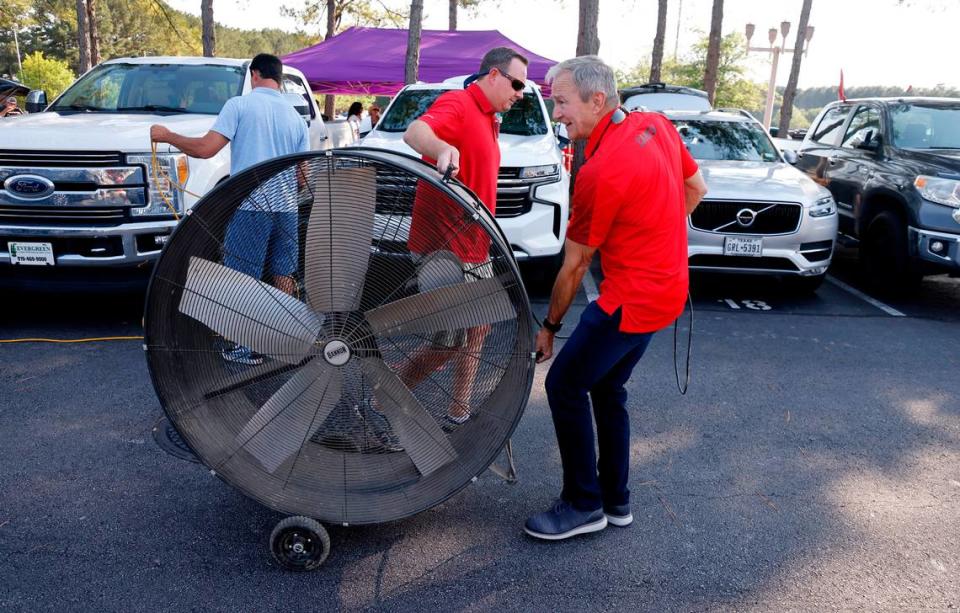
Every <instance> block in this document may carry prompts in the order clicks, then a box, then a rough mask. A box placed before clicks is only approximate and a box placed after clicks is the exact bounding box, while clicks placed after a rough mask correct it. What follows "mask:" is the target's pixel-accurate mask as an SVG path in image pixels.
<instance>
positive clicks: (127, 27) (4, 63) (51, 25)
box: [0, 0, 318, 74]
mask: <svg viewBox="0 0 960 613" xmlns="http://www.w3.org/2000/svg"><path fill="white" fill-rule="evenodd" d="M0 2H3V6H4V9H3V10H2V11H0V13H3V15H0V24H2V23H6V22H5V21H4V20H6V19H9V16H7V14H6V7H7V5H8V3H10V2H14V4H17V5H18V6H19V3H22V5H23V6H22V7H21V8H22V9H23V12H22V15H21V16H22V18H21V19H20V20H19V21H18V22H17V23H19V25H20V29H18V30H17V33H18V36H19V39H20V49H21V52H22V53H24V54H26V53H33V52H36V51H42V52H43V54H44V56H45V57H47V58H52V59H57V60H62V61H65V62H66V63H67V64H68V65H69V66H70V68H71V69H72V70H74V71H76V70H77V69H78V65H79V56H78V53H77V9H76V0H0ZM197 6H198V8H199V2H198V3H197ZM97 8H98V13H97V25H98V27H99V33H100V52H101V55H102V57H103V59H104V60H107V59H111V58H115V57H127V56H141V55H201V54H202V52H203V47H202V42H201V40H202V39H201V22H200V18H199V17H196V16H193V15H189V14H187V13H182V12H180V11H176V10H173V9H172V8H170V7H169V6H167V4H166V3H165V2H163V0H100V1H99V2H98V3H97ZM317 40H318V37H317V36H310V35H307V34H305V33H303V32H297V33H293V34H291V33H288V32H284V31H282V30H277V29H264V30H239V29H236V28H226V27H221V26H219V25H218V26H217V55H218V56H220V57H239V58H250V57H253V56H254V55H256V54H257V53H261V52H266V53H274V54H277V55H283V54H286V53H290V52H291V51H296V50H297V49H302V48H304V47H307V46H309V45H311V44H313V43H315V42H317ZM16 66H17V59H16V53H15V51H14V45H13V33H12V29H9V28H5V27H3V26H2V25H0V73H7V74H13V73H14V72H15V71H16Z"/></svg>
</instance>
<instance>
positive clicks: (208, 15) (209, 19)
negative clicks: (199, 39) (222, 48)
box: [200, 0, 217, 57]
mask: <svg viewBox="0 0 960 613" xmlns="http://www.w3.org/2000/svg"><path fill="white" fill-rule="evenodd" d="M200 21H202V22H203V57H213V56H214V55H216V54H217V32H216V30H215V29H214V25H213V0H200Z"/></svg>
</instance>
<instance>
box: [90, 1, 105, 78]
mask: <svg viewBox="0 0 960 613" xmlns="http://www.w3.org/2000/svg"><path fill="white" fill-rule="evenodd" d="M87 32H88V33H89V35H90V63H91V64H92V65H94V66H96V65H97V64H99V63H100V62H101V61H102V60H103V58H101V57H100V28H98V27H97V0H87Z"/></svg>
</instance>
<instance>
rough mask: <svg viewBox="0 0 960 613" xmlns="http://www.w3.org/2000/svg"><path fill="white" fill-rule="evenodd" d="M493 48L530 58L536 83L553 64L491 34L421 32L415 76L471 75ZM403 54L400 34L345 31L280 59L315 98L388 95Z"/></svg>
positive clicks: (398, 80)
mask: <svg viewBox="0 0 960 613" xmlns="http://www.w3.org/2000/svg"><path fill="white" fill-rule="evenodd" d="M494 47H512V48H513V49H516V50H517V51H519V52H520V53H522V54H523V55H524V56H526V58H527V59H528V60H530V65H529V66H528V67H527V78H528V79H530V80H531V81H534V82H536V83H539V84H541V85H543V84H544V79H545V77H546V75H547V70H548V69H549V68H550V67H551V66H553V65H554V64H556V63H557V62H555V61H553V60H550V59H547V58H545V57H542V56H539V55H537V54H535V53H533V52H531V51H529V50H528V49H525V48H523V47H521V46H520V45H518V44H516V43H515V42H513V41H512V40H510V39H509V38H507V37H506V36H504V35H503V34H501V33H500V32H498V31H497V30H483V31H472V32H471V31H463V30H460V31H454V32H448V31H446V30H424V31H423V34H422V36H421V39H420V68H419V70H418V73H417V74H418V78H419V79H420V80H421V81H424V82H426V83H438V82H440V81H443V80H444V79H449V78H450V77H455V76H457V75H465V74H472V73H474V72H476V71H477V69H478V68H480V59H481V58H483V54H484V53H486V52H487V51H489V50H490V49H492V48H494ZM406 54H407V31H406V30H396V29H386V28H350V29H349V30H346V31H344V32H342V33H340V34H338V35H336V36H334V37H332V38H328V39H327V40H325V41H323V42H321V43H318V44H316V45H313V46H312V47H307V48H306V49H301V50H300V51H295V52H293V53H291V54H289V55H285V56H283V62H284V63H285V64H289V65H290V66H293V67H294V68H298V69H299V70H300V71H301V72H303V74H305V75H306V76H307V81H309V82H310V87H311V88H312V89H313V92H314V93H315V94H373V95H378V96H392V95H393V94H395V93H397V92H398V91H399V90H400V88H401V87H403V85H404V83H403V66H404V62H405V60H406Z"/></svg>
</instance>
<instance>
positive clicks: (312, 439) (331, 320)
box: [144, 148, 536, 525]
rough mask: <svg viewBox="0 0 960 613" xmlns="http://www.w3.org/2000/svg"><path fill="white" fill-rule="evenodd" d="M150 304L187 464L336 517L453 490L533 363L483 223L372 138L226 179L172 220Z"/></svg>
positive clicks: (520, 297) (496, 440)
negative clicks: (189, 452)
mask: <svg viewBox="0 0 960 613" xmlns="http://www.w3.org/2000/svg"><path fill="white" fill-rule="evenodd" d="M291 280H294V281H295V283H294V282H292V281H291ZM294 287H295V288H296V290H297V291H294ZM146 306H147V308H146V312H145V315H144V321H145V324H144V327H145V345H146V351H147V362H148V366H149V369H150V374H151V377H152V379H153V383H154V387H155V389H156V391H157V396H158V397H159V399H160V403H161V405H162V406H163V409H164V411H165V412H166V414H167V417H168V418H169V420H170V422H171V423H172V424H173V425H174V426H175V427H176V431H177V432H179V433H180V434H181V435H182V437H183V439H184V441H185V442H186V444H187V445H189V447H190V448H191V449H193V450H194V452H195V453H196V455H197V457H198V458H199V459H200V461H201V462H203V464H204V465H206V466H207V467H208V468H210V469H211V470H212V471H214V472H215V474H216V475H217V476H218V477H220V478H221V479H223V480H224V481H226V482H227V483H229V484H230V485H232V486H234V487H236V488H237V489H239V490H240V491H242V492H243V493H245V494H247V495H248V496H250V497H252V498H254V499H255V500H257V501H259V502H261V503H262V504H264V505H266V506H268V507H270V508H271V509H274V510H276V511H279V512H281V513H283V514H285V515H302V516H305V517H313V518H316V519H317V520H319V521H324V522H328V523H331V524H340V523H349V524H352V525H356V524H372V523H380V522H385V521H392V520H396V519H402V518H404V517H408V516H410V515H413V514H415V513H419V512H421V511H424V510H426V509H429V508H431V507H433V506H436V505H437V504H439V503H441V502H443V501H444V500H446V499H448V498H449V497H450V496H453V495H454V494H455V493H457V492H458V491H460V490H461V489H462V488H464V487H466V486H467V485H468V484H469V483H470V482H471V481H472V480H473V478H474V477H476V476H477V475H479V474H480V473H482V472H483V471H485V470H486V469H487V468H488V467H489V466H490V465H491V464H492V463H493V461H494V460H495V459H496V457H497V456H498V455H499V453H500V452H501V450H502V449H503V447H504V445H506V443H507V441H508V440H509V438H510V435H511V434H512V433H513V430H514V428H515V427H516V425H517V423H518V422H519V420H520V417H521V415H522V413H523V409H524V407H525V406H526V403H527V399H528V398H529V393H530V389H531V387H532V384H533V378H534V374H535V369H536V364H535V360H534V357H533V352H534V342H533V341H534V333H535V328H534V322H533V316H532V312H531V308H530V302H529V299H528V297H527V293H526V288H525V287H524V285H523V281H522V280H521V277H520V273H519V269H518V268H517V263H516V261H515V260H514V259H513V250H512V249H511V247H510V245H509V243H508V242H507V241H506V239H505V238H504V236H503V235H502V232H501V231H500V228H499V226H498V225H497V223H496V221H495V220H494V218H493V216H492V215H490V213H489V212H488V211H487V209H486V208H485V207H484V206H483V203H481V202H480V201H479V200H478V199H477V198H476V196H475V195H473V194H472V193H471V192H470V191H469V190H467V189H466V188H464V187H463V186H461V185H459V184H457V183H456V182H449V183H447V182H444V181H443V180H442V179H441V176H440V175H439V173H437V172H436V170H435V169H433V168H431V167H430V166H429V165H427V164H425V163H423V162H422V161H421V160H419V159H416V158H411V157H409V156H404V155H402V154H396V153H392V152H387V151H382V150H373V149H366V150H365V149H363V148H350V149H345V150H332V151H325V152H311V153H304V154H297V155H292V156H286V157H282V158H277V159H274V160H270V161H268V162H264V163H263V164H260V165H257V166H254V167H251V168H249V169H247V170H244V171H243V172H240V173H237V174H236V175H234V176H232V177H230V178H229V179H228V180H226V181H224V182H223V183H221V184H220V185H218V186H217V187H216V188H215V189H213V190H212V191H211V192H210V193H208V194H207V195H206V196H205V197H204V198H203V199H202V200H201V201H200V202H199V203H198V204H197V205H196V206H195V207H194V208H193V210H192V211H191V214H190V215H188V216H186V217H185V218H184V219H183V220H182V221H181V223H180V224H179V225H178V227H177V229H176V231H175V232H174V233H173V235H172V236H171V238H170V240H169V241H168V242H167V245H166V246H165V248H164V251H163V253H162V255H161V257H160V260H159V261H158V262H157V264H156V266H155V267H154V273H153V278H152V280H151V285H150V290H149V293H148V296H147V301H146ZM464 416H466V417H467V419H466V420H463V419H462V418H463V417H464ZM454 417H456V418H457V420H452V419H451V418H454Z"/></svg>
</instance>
